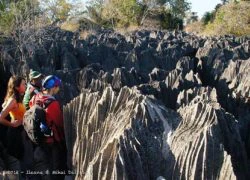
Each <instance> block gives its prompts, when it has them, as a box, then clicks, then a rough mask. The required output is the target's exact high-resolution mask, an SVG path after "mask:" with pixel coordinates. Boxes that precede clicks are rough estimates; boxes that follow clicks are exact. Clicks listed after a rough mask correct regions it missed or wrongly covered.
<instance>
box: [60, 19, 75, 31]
mask: <svg viewBox="0 0 250 180" xmlns="http://www.w3.org/2000/svg"><path fill="white" fill-rule="evenodd" d="M60 28H61V29H63V30H66V31H72V32H75V31H77V30H79V23H78V22H77V21H65V22H64V23H63V24H62V25H61V27H60Z"/></svg>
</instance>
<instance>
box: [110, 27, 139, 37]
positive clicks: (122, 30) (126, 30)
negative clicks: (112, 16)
mask: <svg viewBox="0 0 250 180" xmlns="http://www.w3.org/2000/svg"><path fill="white" fill-rule="evenodd" d="M136 30H140V27H139V26H136V25H130V26H129V27H127V28H116V29H115V31H116V32H118V33H120V34H122V35H126V34H129V33H131V32H133V31H136Z"/></svg>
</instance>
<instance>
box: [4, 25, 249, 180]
mask: <svg viewBox="0 0 250 180" xmlns="http://www.w3.org/2000/svg"><path fill="white" fill-rule="evenodd" d="M33 36H34V37H36V36H37V38H35V39H34V41H32V42H29V43H26V44H25V45H22V46H20V48H21V49H20V52H19V50H17V49H16V48H17V45H16V44H15V42H14V41H13V40H9V39H6V40H5V41H4V44H0V54H1V58H0V61H1V63H0V74H1V76H0V80H1V81H0V84H1V87H6V84H7V80H8V78H9V77H10V75H11V74H18V75H22V76H25V77H27V75H28V73H29V70H30V69H35V70H38V71H41V72H43V73H44V74H45V75H48V74H56V75H58V76H59V77H60V78H62V80H63V85H62V87H61V91H60V94H59V95H58V97H57V98H58V99H60V100H61V101H62V104H63V105H65V106H64V115H65V127H66V128H65V131H66V139H67V146H68V150H69V159H72V158H71V157H73V165H74V166H73V167H72V168H73V170H75V171H76V173H77V175H76V178H77V179H82V178H85V179H91V178H92V179H101V178H103V179H163V178H165V179H244V178H246V177H247V176H248V174H247V172H248V169H247V168H249V166H247V163H246V161H249V162H250V160H249V159H250V158H249V157H250V121H249V119H250V110H249V80H248V79H249V78H248V76H249V73H248V69H249V58H250V49H249V48H250V43H249V42H250V41H249V38H247V37H240V38H236V37H233V36H224V37H213V38H200V37H197V36H194V35H189V34H187V33H185V32H178V31H175V32H166V31H149V30H141V31H135V32H133V33H130V34H129V35H125V36H124V35H121V34H119V33H116V32H114V31H112V30H105V31H100V32H99V33H97V34H93V35H90V36H88V38H86V39H85V40H83V39H80V38H79V33H75V34H74V33H72V32H67V31H62V30H60V29H59V28H52V27H48V28H47V29H46V28H45V29H41V31H40V32H38V33H37V34H36V35H32V37H33ZM2 75H3V76H2ZM125 86H126V88H125ZM0 92H1V101H2V99H3V96H4V90H3V88H1V89H0ZM80 93H81V94H80ZM79 94H80V95H79ZM67 103H68V104H67ZM168 108H171V109H172V110H174V111H172V110H170V109H168ZM175 111H178V112H177V113H176V112H175ZM178 113H179V114H180V115H181V117H180V116H179V115H178ZM232 114H233V115H234V116H233V115H232ZM155 115H156V116H155ZM134 116H135V117H136V118H134ZM154 117H157V118H156V119H154ZM0 132H1V133H4V131H2V130H1V131H0ZM239 134H240V135H239ZM1 137H4V134H3V136H1ZM244 144H245V145H244ZM212 145H213V146H212ZM73 147H74V149H73ZM196 152H197V153H196ZM212 152H213V153H212ZM246 152H247V156H246ZM216 158H217V159H216ZM71 164H72V162H71V161H70V162H69V165H71ZM0 168H1V165H0ZM199 170H201V171H199Z"/></svg>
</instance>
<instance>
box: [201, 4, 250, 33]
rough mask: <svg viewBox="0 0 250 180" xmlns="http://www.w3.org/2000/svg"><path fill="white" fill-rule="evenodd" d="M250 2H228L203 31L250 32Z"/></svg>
mask: <svg viewBox="0 0 250 180" xmlns="http://www.w3.org/2000/svg"><path fill="white" fill-rule="evenodd" d="M249 9H250V3H249V2H246V1H245V2H244V1H242V2H239V3H229V4H226V5H224V6H222V7H221V8H219V9H218V11H217V12H216V14H215V19H214V21H213V22H211V23H208V24H207V26H206V28H205V33H207V34H211V35H224V34H234V35H237V36H241V35H249V34H250V11H249Z"/></svg>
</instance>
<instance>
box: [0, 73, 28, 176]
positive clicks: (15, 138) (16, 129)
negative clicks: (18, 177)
mask: <svg viewBox="0 0 250 180" xmlns="http://www.w3.org/2000/svg"><path fill="white" fill-rule="evenodd" d="M25 89H26V82H25V79H24V78H22V77H18V76H12V77H11V78H10V79H9V82H8V87H7V93H6V96H5V99H4V103H3V105H2V107H3V110H2V112H1V114H0V123H1V124H3V125H4V126H8V127H9V129H8V132H7V135H6V136H7V145H6V146H7V154H8V155H7V156H5V157H3V159H4V163H5V165H6V168H7V170H11V171H17V172H18V171H20V170H21V165H20V160H21V159H22V158H23V154H24V147H23V134H24V133H25V132H24V130H23V126H22V122H23V116H24V113H25V111H26V110H25V107H24V105H23V104H22V99H23V95H24V92H25ZM8 114H9V115H10V117H11V120H10V121H8V120H7V119H6V118H7V116H8Z"/></svg>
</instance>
